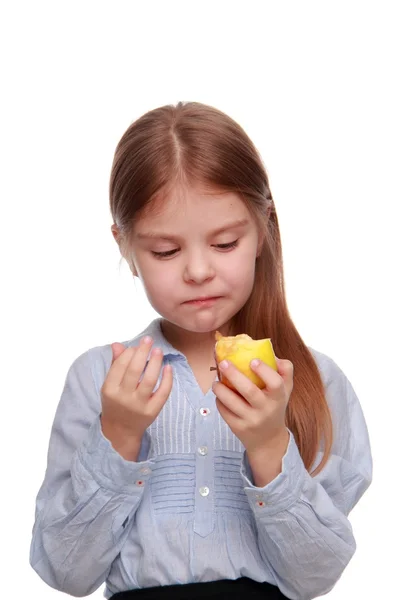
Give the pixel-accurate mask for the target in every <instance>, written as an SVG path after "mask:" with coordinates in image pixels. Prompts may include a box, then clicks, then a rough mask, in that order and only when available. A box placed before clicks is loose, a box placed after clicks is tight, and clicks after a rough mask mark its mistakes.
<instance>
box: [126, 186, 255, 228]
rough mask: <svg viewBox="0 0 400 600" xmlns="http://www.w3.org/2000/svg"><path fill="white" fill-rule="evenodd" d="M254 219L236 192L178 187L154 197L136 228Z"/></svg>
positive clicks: (205, 225)
mask: <svg viewBox="0 0 400 600" xmlns="http://www.w3.org/2000/svg"><path fill="white" fill-rule="evenodd" d="M245 218H248V219H249V220H251V216H250V213H249V210H248V209H247V207H246V204H245V203H244V201H243V200H242V199H241V198H240V196H239V195H238V194H236V193H234V192H224V191H221V190H217V189H214V190H212V189H206V188H202V187H200V186H193V187H192V186H190V187H189V186H179V187H175V188H174V189H172V190H171V191H169V192H168V193H166V194H162V195H160V196H159V197H157V198H155V199H154V200H153V201H152V202H151V204H150V205H149V206H148V208H147V209H146V210H145V211H144V212H143V214H142V215H141V217H140V219H138V220H137V222H136V224H135V227H134V230H135V232H137V233H139V232H141V231H143V230H148V229H153V228H156V229H157V230H161V229H162V228H166V229H168V230H169V231H171V230H172V231H177V230H183V229H188V228H189V227H192V228H193V227H195V228H196V229H202V230H203V229H204V230H207V229H215V228H216V227H218V226H219V225H220V224H221V225H223V223H224V222H226V221H227V220H229V221H233V220H240V219H245Z"/></svg>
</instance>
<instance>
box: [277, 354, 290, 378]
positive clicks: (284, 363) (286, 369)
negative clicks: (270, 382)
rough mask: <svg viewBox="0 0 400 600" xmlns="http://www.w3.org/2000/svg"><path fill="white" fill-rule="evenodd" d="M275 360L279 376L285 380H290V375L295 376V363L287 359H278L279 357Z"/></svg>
mask: <svg viewBox="0 0 400 600" xmlns="http://www.w3.org/2000/svg"><path fill="white" fill-rule="evenodd" d="M275 358H276V364H277V367H278V373H279V375H280V376H281V377H283V378H284V379H286V378H288V377H289V376H290V375H292V376H293V370H294V367H293V363H292V362H291V361H290V360H286V359H285V358H278V357H277V356H276V357H275Z"/></svg>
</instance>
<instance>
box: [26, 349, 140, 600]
mask: <svg viewBox="0 0 400 600" xmlns="http://www.w3.org/2000/svg"><path fill="white" fill-rule="evenodd" d="M95 350H96V349H92V350H89V351H88V352H86V353H84V354H82V355H81V356H80V357H78V358H77V359H76V360H75V361H74V363H73V364H72V366H71V367H70V369H69V371H68V374H67V378H66V381H65V386H64V389H63V392H62V396H61V399H60V402H59V405H58V408H57V411H56V415H55V418H54V423H53V427H52V431H51V436H50V443H49V451H48V459H47V460H48V462H47V470H46V474H45V479H44V481H43V484H42V486H41V488H40V491H39V493H38V496H37V500H36V516H35V524H34V527H33V536H32V542H31V550H30V563H31V566H32V567H33V569H35V571H36V572H37V573H38V574H39V575H40V577H41V578H42V579H43V580H44V581H45V582H46V583H47V584H49V585H50V586H52V587H54V588H56V589H57V590H60V591H63V592H66V593H68V594H70V595H72V596H77V597H80V596H86V595H88V594H91V593H92V592H93V591H95V590H96V589H97V588H98V587H99V586H100V585H101V584H102V583H103V582H104V581H105V579H106V577H107V575H108V572H109V570H110V567H111V564H112V562H113V560H114V559H115V557H116V556H117V555H118V554H119V552H120V551H121V548H122V546H123V544H124V542H125V540H126V537H127V535H128V533H129V531H130V528H131V525H132V522H133V517H134V515H135V512H136V510H137V508H138V506H139V503H140V502H141V499H142V496H143V493H144V489H145V487H146V485H147V480H148V479H149V477H150V476H151V471H152V469H151V466H152V462H151V461H146V460H145V459H146V457H147V455H148V452H149V449H150V441H149V439H148V438H147V437H146V436H145V437H144V438H143V442H142V447H141V450H140V455H139V457H138V462H130V461H125V460H124V459H123V458H122V457H121V456H120V455H119V454H118V453H117V452H116V451H115V450H114V449H113V447H112V446H111V444H110V443H109V441H108V440H107V439H106V438H105V437H104V436H103V434H102V431H101V426H100V413H101V401H100V394H99V390H97V389H96V386H95V382H94V378H93V373H92V363H91V357H92V353H93V351H95ZM146 435H147V434H146ZM141 461H142V462H141Z"/></svg>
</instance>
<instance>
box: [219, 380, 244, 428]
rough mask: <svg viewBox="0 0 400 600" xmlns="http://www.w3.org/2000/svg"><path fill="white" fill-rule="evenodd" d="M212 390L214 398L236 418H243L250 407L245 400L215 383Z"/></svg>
mask: <svg viewBox="0 0 400 600" xmlns="http://www.w3.org/2000/svg"><path fill="white" fill-rule="evenodd" d="M212 389H213V392H214V394H215V395H216V397H217V398H218V400H219V401H220V402H222V404H223V405H224V406H225V407H226V408H227V409H229V411H230V412H231V413H232V414H234V415H235V416H236V417H239V418H241V419H243V418H245V417H246V415H247V414H248V410H249V409H250V406H249V404H248V402H246V400H244V399H243V398H241V397H240V396H238V395H237V394H236V393H235V392H234V391H233V390H230V389H229V388H228V387H226V385H224V384H223V383H220V382H215V383H213V385H212Z"/></svg>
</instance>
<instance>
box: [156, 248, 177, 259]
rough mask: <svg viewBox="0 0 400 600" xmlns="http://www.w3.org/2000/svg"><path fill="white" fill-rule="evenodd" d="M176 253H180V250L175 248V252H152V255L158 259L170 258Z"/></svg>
mask: <svg viewBox="0 0 400 600" xmlns="http://www.w3.org/2000/svg"><path fill="white" fill-rule="evenodd" d="M176 252H178V248H174V249H173V250H166V251H165V252H154V251H153V250H152V251H151V253H152V255H153V256H155V257H156V258H168V257H169V256H173V255H174V254H175V253H176Z"/></svg>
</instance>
